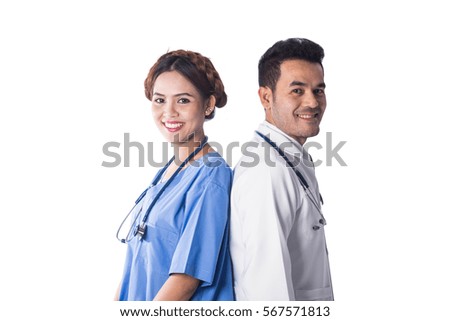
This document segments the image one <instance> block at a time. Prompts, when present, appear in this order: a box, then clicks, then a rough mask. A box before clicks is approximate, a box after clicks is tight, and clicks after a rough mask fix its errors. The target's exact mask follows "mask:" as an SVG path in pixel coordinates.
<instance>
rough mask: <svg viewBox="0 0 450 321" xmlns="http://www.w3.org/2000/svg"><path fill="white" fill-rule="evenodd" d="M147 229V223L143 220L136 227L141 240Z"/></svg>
mask: <svg viewBox="0 0 450 321" xmlns="http://www.w3.org/2000/svg"><path fill="white" fill-rule="evenodd" d="M146 230H147V225H145V222H142V223H141V224H139V225H138V227H137V229H136V234H138V235H139V239H140V240H142V238H143V237H144V235H145V231H146ZM136 234H135V235H136Z"/></svg>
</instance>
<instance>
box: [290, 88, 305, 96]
mask: <svg viewBox="0 0 450 321" xmlns="http://www.w3.org/2000/svg"><path fill="white" fill-rule="evenodd" d="M292 92H293V93H294V94H299V95H300V94H303V90H302V89H300V88H295V89H293V90H292Z"/></svg>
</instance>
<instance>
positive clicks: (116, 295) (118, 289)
mask: <svg viewBox="0 0 450 321" xmlns="http://www.w3.org/2000/svg"><path fill="white" fill-rule="evenodd" d="M121 287H122V282H119V286H118V287H117V290H116V294H115V295H114V301H119V293H120V288H121Z"/></svg>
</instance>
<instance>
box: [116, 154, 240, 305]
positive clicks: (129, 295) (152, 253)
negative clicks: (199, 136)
mask: <svg viewBox="0 0 450 321" xmlns="http://www.w3.org/2000/svg"><path fill="white" fill-rule="evenodd" d="M231 182H232V171H231V169H230V168H229V166H228V165H227V164H226V162H225V160H224V159H223V158H222V157H221V156H220V155H219V154H218V153H216V152H214V153H209V154H206V155H205V156H203V157H202V158H200V159H198V160H196V161H195V162H194V163H193V164H191V165H190V166H188V167H187V168H186V169H184V170H183V171H181V172H180V173H179V174H178V175H177V176H176V177H175V178H174V180H173V181H172V182H171V183H170V185H169V186H168V187H167V188H166V190H165V191H164V192H163V193H162V194H161V196H160V197H159V199H158V200H157V202H156V204H155V205H154V207H153V209H152V210H151V212H150V215H149V217H148V219H147V224H146V225H147V231H146V233H145V236H144V238H143V239H142V240H140V239H139V237H135V238H134V239H133V240H131V241H130V242H129V243H128V248H127V255H126V260H125V270H124V275H123V279H122V287H121V291H120V295H119V299H120V300H122V301H127V300H128V301H143V300H153V298H154V297H155V296H156V294H157V293H158V291H159V290H160V288H161V287H162V286H163V284H164V283H165V282H166V280H167V279H168V277H169V275H170V274H171V273H184V274H188V275H190V276H193V277H194V278H197V279H199V280H200V285H199V287H198V288H197V290H196V292H195V293H194V295H193V296H192V298H191V300H193V301H218V300H228V301H229V300H234V292H233V281H232V266H231V259H230V252H229V245H228V242H229V241H228V237H229V226H228V225H229V196H230V189H231ZM163 185H164V182H162V183H158V184H157V185H155V186H154V187H152V188H149V189H148V191H147V194H146V196H145V197H144V198H142V199H141V201H140V203H141V204H138V206H136V209H135V214H134V215H137V214H138V212H139V209H140V208H141V205H142V211H141V212H140V213H141V214H140V216H141V217H140V218H139V219H138V222H140V220H141V219H142V216H143V215H144V213H145V212H146V210H147V208H148V206H149V205H150V203H151V201H152V200H153V198H154V197H155V195H156V194H157V193H158V191H159V190H160V189H161V187H162V186H163Z"/></svg>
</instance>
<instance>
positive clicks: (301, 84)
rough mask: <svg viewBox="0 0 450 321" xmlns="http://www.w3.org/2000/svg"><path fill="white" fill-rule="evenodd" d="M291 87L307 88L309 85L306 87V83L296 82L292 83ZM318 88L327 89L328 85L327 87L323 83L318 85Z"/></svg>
mask: <svg viewBox="0 0 450 321" xmlns="http://www.w3.org/2000/svg"><path fill="white" fill-rule="evenodd" d="M289 86H290V87H293V86H301V87H306V86H307V85H306V84H305V83H304V82H301V81H296V80H294V81H293V82H291V83H290V84H289ZM316 87H318V88H325V87H326V85H325V83H324V82H321V83H320V84H318V85H317V86H316Z"/></svg>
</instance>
